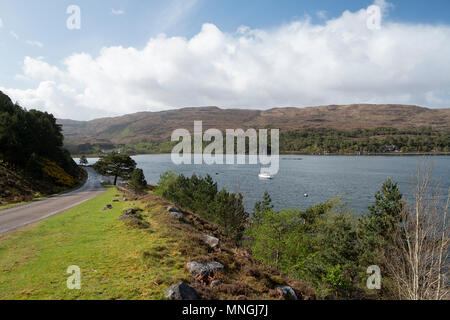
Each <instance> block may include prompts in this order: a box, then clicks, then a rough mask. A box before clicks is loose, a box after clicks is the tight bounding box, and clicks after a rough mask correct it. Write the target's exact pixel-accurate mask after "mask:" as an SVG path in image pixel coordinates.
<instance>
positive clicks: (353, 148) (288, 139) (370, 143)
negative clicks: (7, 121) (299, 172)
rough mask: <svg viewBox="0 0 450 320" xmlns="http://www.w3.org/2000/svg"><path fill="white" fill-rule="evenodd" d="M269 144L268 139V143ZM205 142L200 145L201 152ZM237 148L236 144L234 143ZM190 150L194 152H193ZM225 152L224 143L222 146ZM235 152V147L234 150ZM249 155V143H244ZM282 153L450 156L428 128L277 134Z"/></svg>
mask: <svg viewBox="0 0 450 320" xmlns="http://www.w3.org/2000/svg"><path fill="white" fill-rule="evenodd" d="M268 142H269V144H270V138H269V140H268ZM176 144H177V142H170V141H167V142H155V141H141V142H137V143H130V144H125V145H116V146H114V145H105V144H104V145H102V144H89V143H88V144H82V145H78V146H76V145H71V146H70V148H69V150H70V151H71V152H72V154H79V155H81V154H98V153H101V150H104V149H107V150H108V149H115V150H117V149H120V150H121V151H122V152H126V153H128V154H157V153H170V152H171V151H172V149H173V147H174V146H175V145H176ZM207 145H208V142H204V143H203V148H205V147H206V146H207ZM235 145H236V142H235ZM192 150H193V149H192ZM223 150H224V152H225V150H226V148H225V142H224V146H223ZM235 150H236V146H235ZM246 150H247V152H248V142H247V143H246ZM280 152H281V153H291V152H292V153H303V154H323V153H362V154H364V153H385V152H450V132H449V131H436V130H433V129H431V128H420V129H414V130H399V129H395V128H375V129H356V130H347V131H345V130H334V129H303V130H294V131H286V132H281V133H280Z"/></svg>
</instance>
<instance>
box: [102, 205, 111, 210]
mask: <svg viewBox="0 0 450 320" xmlns="http://www.w3.org/2000/svg"><path fill="white" fill-rule="evenodd" d="M112 208H113V206H112V205H110V204H107V205H106V206H105V207H104V208H103V211H106V210H111V209H112Z"/></svg>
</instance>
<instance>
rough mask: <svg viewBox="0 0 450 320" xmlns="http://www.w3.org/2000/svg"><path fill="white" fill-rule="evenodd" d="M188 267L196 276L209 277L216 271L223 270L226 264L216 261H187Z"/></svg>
mask: <svg viewBox="0 0 450 320" xmlns="http://www.w3.org/2000/svg"><path fill="white" fill-rule="evenodd" d="M186 269H187V271H188V272H189V273H190V274H192V275H194V276H199V277H207V276H213V275H214V274H215V273H216V272H219V271H223V270H224V266H223V264H221V263H219V262H216V261H212V262H206V263H199V262H196V261H192V262H188V263H187V265H186Z"/></svg>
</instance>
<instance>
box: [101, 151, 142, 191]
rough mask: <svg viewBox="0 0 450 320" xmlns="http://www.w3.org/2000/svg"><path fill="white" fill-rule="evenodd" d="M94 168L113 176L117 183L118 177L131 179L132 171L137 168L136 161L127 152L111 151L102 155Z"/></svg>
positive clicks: (103, 173)
mask: <svg viewBox="0 0 450 320" xmlns="http://www.w3.org/2000/svg"><path fill="white" fill-rule="evenodd" d="M94 168H95V170H97V172H99V173H100V174H102V175H105V176H113V177H114V185H116V184H117V178H118V177H121V178H122V179H126V180H128V179H130V175H131V173H132V172H133V170H134V169H136V162H135V161H134V160H133V159H131V158H130V157H129V156H127V155H125V154H119V153H111V154H109V155H107V156H103V157H101V158H100V160H99V161H97V163H96V164H95V165H94Z"/></svg>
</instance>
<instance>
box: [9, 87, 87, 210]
mask: <svg viewBox="0 0 450 320" xmlns="http://www.w3.org/2000/svg"><path fill="white" fill-rule="evenodd" d="M63 139H64V138H63V135H62V130H61V126H59V125H57V124H56V119H55V118H54V117H53V115H51V114H48V113H46V112H40V111H36V110H30V111H27V110H26V109H24V108H22V107H20V106H19V105H17V104H14V103H13V102H12V101H11V99H9V97H8V96H6V95H4V94H3V93H2V92H0V205H5V204H9V203H16V202H23V201H29V200H31V199H33V198H37V197H40V196H45V195H50V194H54V193H58V192H61V191H63V190H66V189H70V188H73V187H74V186H76V185H77V184H78V183H80V181H81V180H82V179H83V174H84V172H83V171H82V170H80V169H79V168H78V166H77V165H76V163H75V162H74V161H73V160H72V158H71V156H70V153H69V152H68V151H67V150H66V149H64V148H63Z"/></svg>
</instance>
